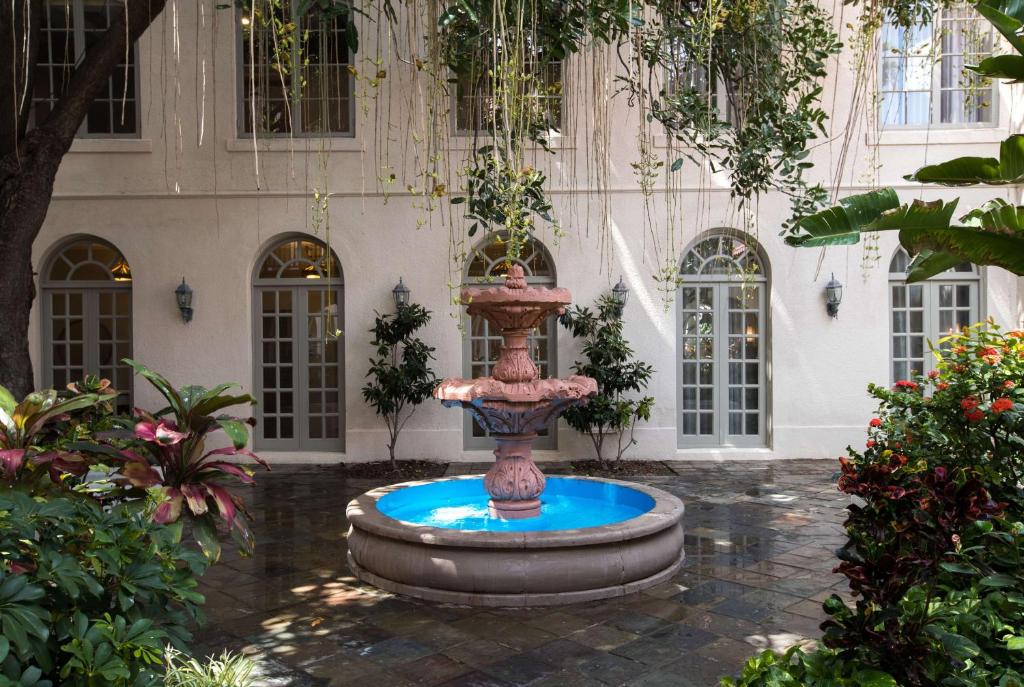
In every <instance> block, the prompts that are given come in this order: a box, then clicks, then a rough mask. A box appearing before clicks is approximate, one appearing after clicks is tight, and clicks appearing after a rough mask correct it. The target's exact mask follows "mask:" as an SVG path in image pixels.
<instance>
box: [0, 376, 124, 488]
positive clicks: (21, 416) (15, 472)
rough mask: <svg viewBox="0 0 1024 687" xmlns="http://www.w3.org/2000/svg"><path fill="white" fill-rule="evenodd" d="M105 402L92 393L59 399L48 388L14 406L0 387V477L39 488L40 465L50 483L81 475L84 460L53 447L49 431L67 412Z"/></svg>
mask: <svg viewBox="0 0 1024 687" xmlns="http://www.w3.org/2000/svg"><path fill="white" fill-rule="evenodd" d="M105 400H106V399H105V397H104V396H102V395H99V394H94V393H84V394H79V395H77V396H73V397H72V398H68V399H61V398H59V397H58V395H57V392H56V391H54V390H52V389H50V390H48V391H36V392H33V393H31V394H29V395H28V396H26V397H25V398H24V399H23V400H22V401H21V402H20V403H17V402H15V400H14V397H13V396H12V395H11V393H10V392H9V391H7V389H5V388H3V387H0V478H2V479H3V481H6V482H8V483H24V484H28V485H30V486H31V488H42V487H43V481H44V480H43V476H44V475H45V472H44V471H43V470H40V469H38V468H40V467H41V466H48V467H49V468H50V476H51V478H52V479H53V481H54V482H57V481H59V480H60V476H59V475H60V474H61V473H63V474H83V473H84V472H85V471H86V469H87V461H86V460H85V459H84V458H83V457H82V456H81V455H80V454H78V453H75V452H72V451H65V450H61V449H58V448H57V447H55V446H54V445H53V436H52V430H53V428H54V426H55V425H58V424H60V423H62V422H65V421H66V420H67V419H68V418H69V417H70V414H71V413H75V412H76V411H82V410H85V409H87V408H93V407H96V406H98V405H100V404H102V403H104V402H105ZM57 469H59V470H57Z"/></svg>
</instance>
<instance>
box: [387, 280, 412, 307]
mask: <svg viewBox="0 0 1024 687" xmlns="http://www.w3.org/2000/svg"><path fill="white" fill-rule="evenodd" d="M410 293H412V292H411V291H409V287H408V286H406V285H405V284H404V283H403V282H402V278H401V277H399V278H398V283H397V284H396V285H395V288H393V289H391V295H392V296H393V297H394V299H395V309H396V310H397V309H398V308H401V307H402V306H405V305H409V294H410Z"/></svg>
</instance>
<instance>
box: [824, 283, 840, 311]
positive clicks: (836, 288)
mask: <svg viewBox="0 0 1024 687" xmlns="http://www.w3.org/2000/svg"><path fill="white" fill-rule="evenodd" d="M842 302H843V285H842V284H840V283H839V280H838V279H836V275H835V274H833V275H832V278H831V279H829V280H828V283H827V284H825V310H827V311H828V314H829V315H831V316H832V317H838V315H839V304H840V303H842Z"/></svg>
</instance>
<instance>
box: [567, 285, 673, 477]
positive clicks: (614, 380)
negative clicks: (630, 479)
mask: <svg viewBox="0 0 1024 687" xmlns="http://www.w3.org/2000/svg"><path fill="white" fill-rule="evenodd" d="M558 319H559V322H560V323H561V324H562V326H563V327H565V328H566V329H568V330H569V331H570V332H572V335H573V337H574V338H582V339H583V355H584V356H586V360H584V361H579V360H577V361H576V362H575V363H573V366H572V371H573V372H574V373H575V374H578V375H583V376H585V377H592V378H594V379H595V380H596V381H597V394H596V395H594V396H591V397H590V399H589V400H588V401H587V402H586V403H585V404H583V405H578V406H572V407H570V408H569V409H567V410H566V411H565V413H564V414H563V415H562V417H563V418H564V419H565V422H566V424H568V425H569V426H570V427H572V428H573V429H575V430H576V431H577V432H581V433H583V434H586V435H587V436H589V437H590V440H591V442H592V443H593V445H594V454H595V457H596V458H597V460H599V461H600V462H601V463H607V462H608V461H606V459H605V443H604V442H605V439H606V438H608V437H610V436H614V437H615V438H616V444H615V448H614V449H613V450H614V451H615V458H614V460H615V461H618V460H621V458H622V455H623V454H624V453H625V452H626V451H627V450H628V449H629V447H631V446H632V445H633V444H635V443H636V440H635V439H634V438H633V433H634V431H635V430H636V423H637V422H639V421H640V420H644V421H647V420H650V419H651V408H653V407H654V397H653V396H643V397H641V398H635V397H634V395H635V394H639V393H642V392H644V391H645V390H646V389H647V383H648V382H649V381H650V379H651V375H653V374H654V368H653V367H652V366H651V365H648V364H647V363H645V362H643V361H640V360H633V349H632V348H631V347H630V345H629V342H628V341H626V338H625V337H624V336H623V335H622V306H621V305H619V303H617V302H616V301H615V299H614V298H612V297H611V296H608V295H605V296H602V297H601V298H600V299H598V301H597V309H596V311H593V310H591V309H590V308H581V307H579V306H577V307H574V308H568V309H566V311H565V312H564V313H563V314H562V315H561V316H559V318H558Z"/></svg>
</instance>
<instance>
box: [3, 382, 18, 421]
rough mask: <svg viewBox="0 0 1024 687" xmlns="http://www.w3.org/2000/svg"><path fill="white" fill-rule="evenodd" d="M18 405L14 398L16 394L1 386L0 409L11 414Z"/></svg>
mask: <svg viewBox="0 0 1024 687" xmlns="http://www.w3.org/2000/svg"><path fill="white" fill-rule="evenodd" d="M17 405H18V402H17V401H15V400H14V395H13V394H11V392H10V391H8V390H7V389H6V388H4V387H3V386H0V410H3V411H4V412H5V413H7V414H8V415H10V414H11V413H13V412H14V408H15V406H17Z"/></svg>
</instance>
